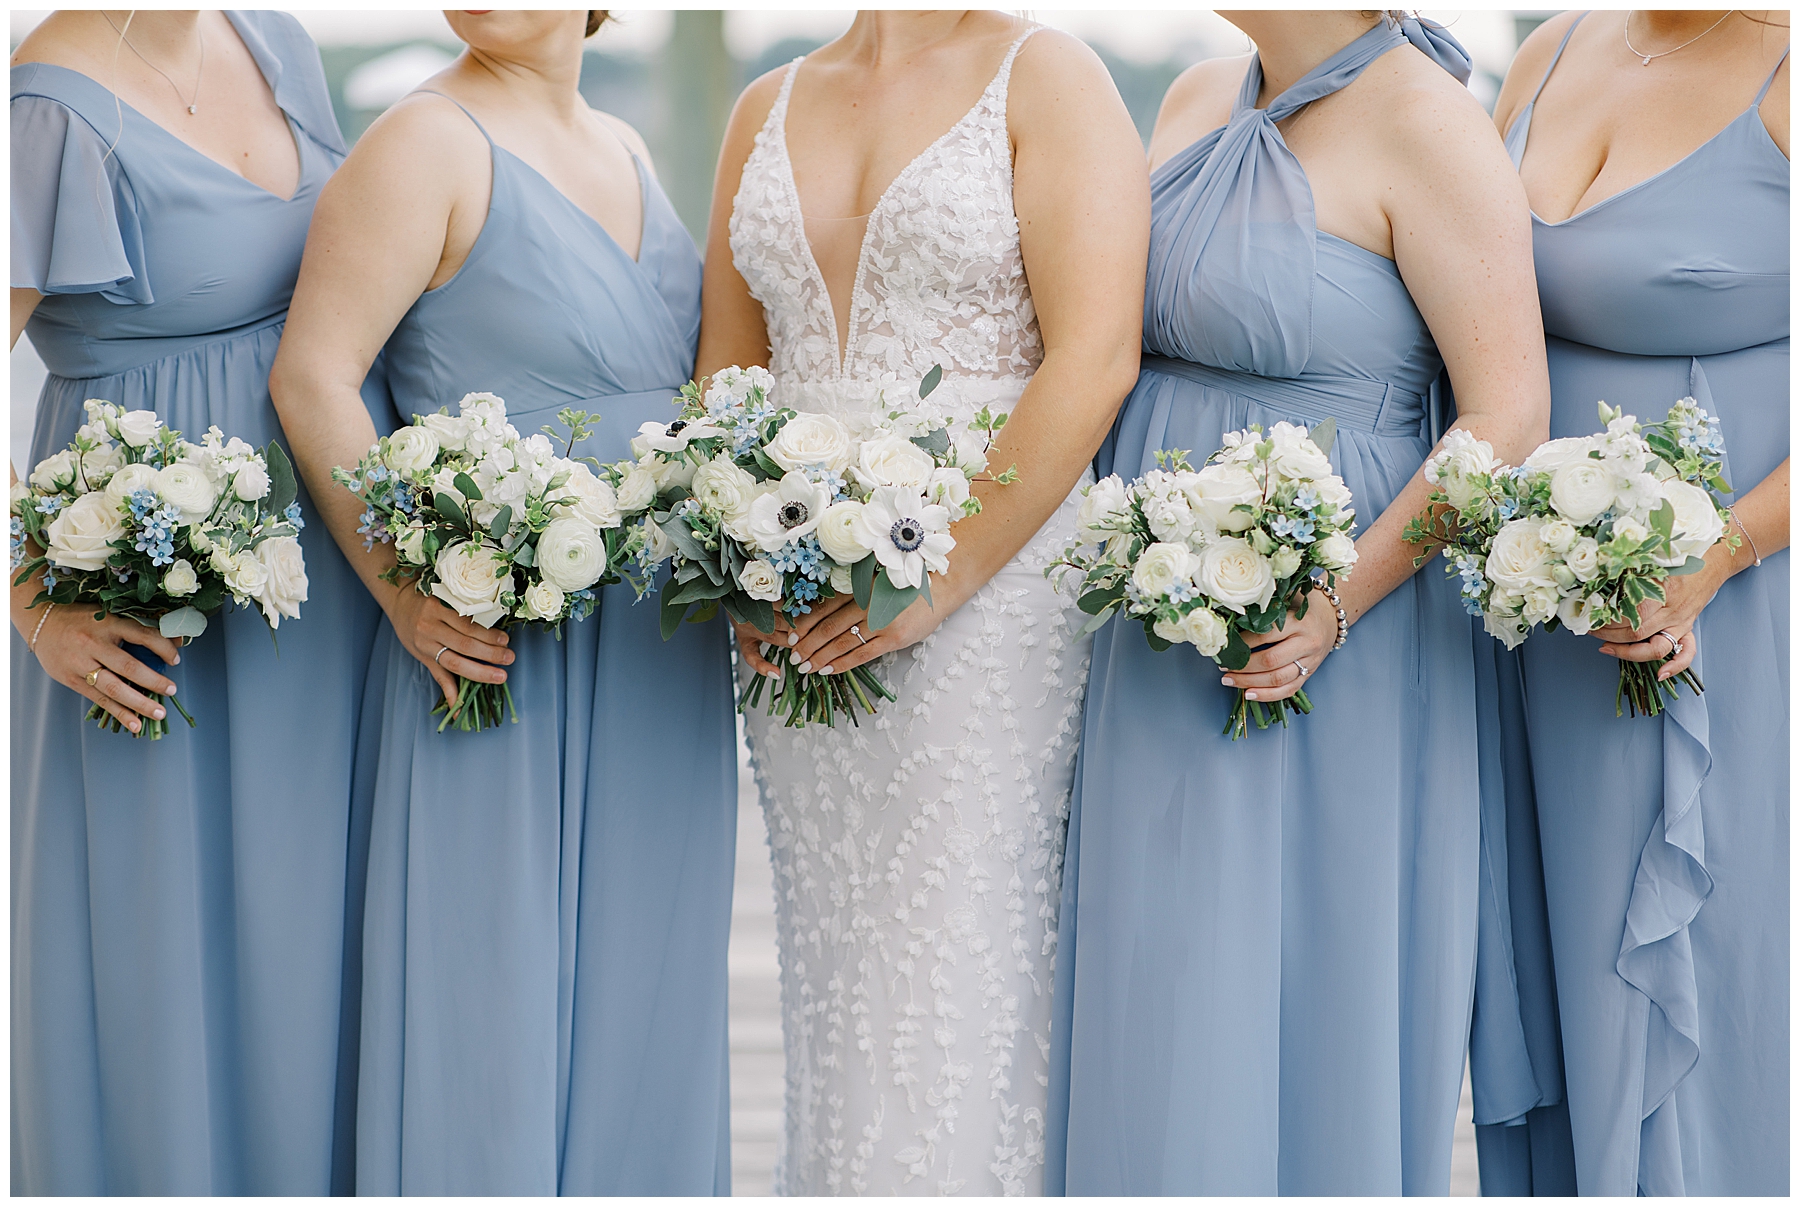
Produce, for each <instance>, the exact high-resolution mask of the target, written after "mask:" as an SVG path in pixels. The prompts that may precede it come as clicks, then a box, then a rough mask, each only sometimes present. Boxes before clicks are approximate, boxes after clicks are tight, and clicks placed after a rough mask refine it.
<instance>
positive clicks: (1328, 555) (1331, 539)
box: [1312, 532, 1357, 571]
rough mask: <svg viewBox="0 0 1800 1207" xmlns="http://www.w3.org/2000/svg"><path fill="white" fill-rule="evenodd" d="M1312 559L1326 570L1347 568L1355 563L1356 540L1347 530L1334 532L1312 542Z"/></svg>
mask: <svg viewBox="0 0 1800 1207" xmlns="http://www.w3.org/2000/svg"><path fill="white" fill-rule="evenodd" d="M1312 555H1313V560H1314V561H1315V562H1317V563H1318V564H1319V565H1321V566H1324V567H1325V568H1326V569H1327V570H1338V571H1343V570H1348V569H1349V568H1350V567H1352V566H1354V565H1356V556H1357V554H1356V542H1355V541H1354V540H1352V539H1351V537H1350V534H1349V533H1347V532H1334V533H1332V534H1331V535H1330V536H1328V537H1326V538H1324V539H1323V540H1319V541H1315V542H1313V547H1312Z"/></svg>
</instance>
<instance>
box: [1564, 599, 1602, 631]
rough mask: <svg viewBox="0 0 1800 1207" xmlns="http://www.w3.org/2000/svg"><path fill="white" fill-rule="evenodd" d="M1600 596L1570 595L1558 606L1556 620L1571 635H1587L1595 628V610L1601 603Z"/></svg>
mask: <svg viewBox="0 0 1800 1207" xmlns="http://www.w3.org/2000/svg"><path fill="white" fill-rule="evenodd" d="M1601 602H1602V601H1601V599H1600V597H1599V596H1598V595H1587V596H1582V595H1570V596H1568V597H1566V598H1564V599H1563V601H1562V602H1561V603H1560V604H1558V605H1557V608H1556V618H1557V619H1558V620H1560V621H1562V625H1563V627H1564V628H1565V629H1567V630H1569V632H1571V633H1585V632H1587V631H1588V630H1589V629H1591V628H1593V627H1594V609H1595V608H1596V607H1598V606H1599V605H1600V603H1601Z"/></svg>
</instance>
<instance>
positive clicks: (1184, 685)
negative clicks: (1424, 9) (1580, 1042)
mask: <svg viewBox="0 0 1800 1207" xmlns="http://www.w3.org/2000/svg"><path fill="white" fill-rule="evenodd" d="M1409 41H1410V42H1411V43H1412V44H1413V45H1414V46H1415V47H1417V48H1418V49H1419V50H1421V51H1423V52H1424V53H1426V54H1427V55H1429V56H1431V57H1432V58H1433V59H1434V60H1436V61H1437V62H1439V63H1440V64H1441V65H1443V66H1445V67H1446V69H1448V70H1451V71H1452V72H1454V73H1456V74H1458V75H1459V76H1460V77H1462V78H1467V74H1468V69H1469V68H1468V59H1467V56H1466V55H1464V54H1463V52H1462V49H1461V47H1459V46H1457V45H1456V44H1455V42H1454V41H1452V40H1451V39H1450V38H1448V37H1447V36H1446V35H1444V34H1443V33H1442V31H1441V30H1439V29H1437V28H1436V27H1430V26H1421V25H1420V23H1418V22H1416V21H1414V20H1412V19H1411V18H1408V19H1406V20H1405V21H1404V22H1401V23H1400V24H1398V25H1396V24H1393V23H1390V22H1388V21H1382V22H1380V23H1378V24H1377V25H1376V26H1375V27H1374V28H1373V29H1371V30H1370V31H1369V32H1368V33H1366V34H1364V35H1363V36H1362V37H1360V38H1358V39H1357V40H1356V41H1354V42H1352V43H1351V44H1350V45H1348V46H1347V47H1345V48H1344V49H1343V50H1341V51H1339V52H1338V53H1337V54H1335V55H1333V56H1332V57H1330V58H1329V59H1327V60H1326V61H1325V62H1323V63H1321V64H1320V65H1319V66H1318V67H1317V68H1315V69H1314V70H1313V71H1311V72H1309V73H1308V74H1307V75H1306V76H1305V77H1304V78H1302V79H1301V80H1300V81H1299V82H1297V83H1296V84H1295V85H1294V86H1293V87H1292V88H1291V89H1290V90H1288V91H1287V92H1285V93H1283V94H1281V95H1280V96H1278V97H1276V98H1275V99H1274V100H1272V101H1271V102H1270V103H1269V106H1268V108H1267V109H1266V110H1259V109H1256V108H1255V107H1254V105H1255V102H1256V98H1257V94H1258V91H1259V90H1260V88H1261V86H1262V70H1261V64H1260V60H1256V59H1253V60H1252V61H1251V65H1250V68H1249V71H1248V74H1247V75H1246V77H1245V80H1244V84H1243V89H1242V91H1241V93H1240V94H1239V97H1238V100H1237V103H1236V106H1235V107H1234V109H1233V112H1232V116H1231V119H1230V121H1229V122H1228V124H1226V125H1225V126H1224V127H1223V128H1221V129H1219V130H1216V131H1214V132H1212V133H1210V134H1208V135H1206V136H1205V137H1204V138H1202V139H1200V141H1199V142H1197V143H1195V144H1194V145H1193V146H1191V147H1189V148H1188V149H1186V150H1185V151H1182V152H1180V153H1178V154H1177V155H1175V156H1174V157H1173V158H1172V159H1170V160H1169V161H1168V162H1167V163H1165V164H1164V165H1162V166H1161V167H1160V168H1158V169H1157V171H1156V172H1155V173H1154V175H1153V177H1152V180H1151V204H1152V225H1151V244H1150V272H1149V283H1148V289H1147V292H1146V297H1145V306H1144V318H1145V324H1144V341H1145V353H1146V355H1145V357H1144V362H1143V372H1142V376H1141V377H1140V378H1139V380H1138V384H1137V387H1136V389H1135V390H1134V391H1133V392H1132V394H1131V395H1130V396H1129V397H1128V398H1127V399H1126V401H1125V405H1124V409H1123V410H1122V412H1121V413H1120V416H1119V419H1118V422H1117V424H1116V426H1115V428H1114V430H1113V433H1112V435H1111V437H1110V438H1109V440H1108V442H1107V444H1106V445H1105V446H1104V447H1103V448H1102V450H1101V455H1100V458H1101V465H1100V467H1099V468H1100V472H1102V473H1106V472H1113V473H1118V474H1120V475H1121V476H1123V477H1125V478H1127V479H1129V478H1132V477H1135V476H1137V475H1139V474H1141V473H1142V472H1144V471H1146V470H1148V469H1152V468H1154V467H1155V461H1154V456H1155V453H1156V451H1157V450H1159V449H1165V448H1178V449H1186V450H1190V451H1191V452H1192V453H1193V455H1194V459H1195V461H1196V463H1198V462H1199V461H1200V460H1202V459H1204V458H1205V457H1207V456H1208V455H1209V454H1211V453H1212V452H1213V451H1214V450H1215V449H1217V448H1218V447H1219V446H1220V443H1221V437H1222V436H1223V435H1224V434H1225V433H1226V432H1229V431H1233V430H1237V429H1241V428H1244V427H1246V426H1248V425H1249V424H1252V423H1259V424H1261V425H1263V427H1264V429H1265V430H1266V429H1267V428H1269V427H1270V426H1271V425H1272V424H1274V423H1276V422H1278V421H1281V420H1287V421H1288V422H1292V423H1304V424H1307V425H1313V424H1317V423H1318V422H1319V421H1321V420H1324V419H1326V418H1332V419H1335V420H1336V422H1337V441H1336V445H1335V447H1334V448H1333V449H1332V451H1331V461H1332V464H1333V466H1334V467H1335V469H1336V470H1337V472H1338V473H1339V474H1341V475H1342V476H1343V478H1344V480H1345V482H1346V483H1347V484H1348V485H1349V487H1350V489H1351V491H1352V492H1353V493H1354V495H1355V506H1356V510H1357V515H1358V516H1359V517H1360V520H1359V524H1360V525H1361V526H1366V525H1367V524H1369V523H1371V522H1373V521H1374V519H1375V517H1377V516H1378V515H1380V514H1381V512H1382V511H1383V510H1384V509H1385V508H1387V506H1388V505H1389V503H1390V502H1391V501H1392V500H1393V499H1394V497H1395V496H1396V495H1397V494H1398V493H1399V492H1400V490H1401V489H1402V488H1403V487H1404V486H1405V485H1406V483H1407V482H1408V481H1409V480H1410V479H1411V478H1412V476H1413V475H1414V474H1415V473H1416V472H1417V471H1418V468H1419V466H1420V464H1421V463H1422V462H1423V460H1424V459H1425V456H1426V454H1427V453H1428V452H1429V451H1430V449H1431V447H1432V439H1431V438H1430V435H1429V432H1428V430H1427V425H1428V422H1429V421H1430V416H1429V415H1428V409H1429V407H1430V405H1431V404H1432V400H1433V395H1434V392H1435V390H1436V383H1437V381H1438V378H1439V375H1440V373H1441V371H1442V368H1443V363H1442V360H1441V359H1440V357H1439V355H1438V351H1437V347H1436V345H1435V343H1434V342H1433V340H1432V337H1431V333H1430V332H1429V331H1428V330H1427V328H1426V325H1425V322H1424V320H1423V319H1422V318H1421V317H1420V314H1419V311H1418V309H1417V308H1416V307H1415V306H1414V304H1413V301H1412V298H1411V296H1410V295H1409V294H1408V293H1407V289H1406V284H1405V282H1404V281H1402V280H1401V277H1400V273H1399V271H1398V269H1397V268H1396V267H1395V265H1394V263H1393V261H1391V260H1388V259H1385V258H1383V257H1382V256H1379V255H1377V254H1375V253H1373V252H1370V251H1367V250H1365V249H1363V248H1361V247H1359V246H1356V245H1354V244H1352V243H1349V242H1347V241H1345V240H1343V239H1340V238H1337V237H1336V236H1333V235H1330V234H1327V233H1325V232H1323V231H1320V230H1318V229H1317V226H1316V224H1315V220H1314V211H1313V202H1312V191H1311V187H1310V186H1309V184H1308V182H1307V179H1306V176H1305V173H1304V171H1303V170H1302V169H1301V167H1300V164H1299V161H1298V160H1297V159H1296V158H1295V157H1294V155H1293V154H1292V153H1291V152H1290V151H1289V150H1288V149H1287V147H1286V145H1285V144H1284V142H1283V140H1282V137H1281V134H1280V131H1279V130H1277V128H1276V126H1275V123H1276V122H1277V121H1280V120H1281V119H1282V118H1284V117H1286V116H1288V115H1290V114H1292V113H1293V112H1295V110H1297V109H1298V108H1299V107H1300V106H1302V105H1304V104H1306V103H1308V102H1309V101H1312V100H1314V99H1317V98H1319V97H1322V96H1326V95H1329V94H1331V93H1333V92H1335V91H1337V90H1338V89H1340V88H1343V87H1345V86H1347V85H1348V84H1350V83H1351V82H1352V81H1354V80H1355V79H1356V78H1357V76H1358V75H1359V74H1360V73H1361V72H1362V70H1363V69H1364V68H1365V67H1367V66H1368V65H1369V64H1370V63H1372V62H1373V61H1375V60H1376V59H1377V58H1379V57H1380V56H1382V55H1384V54H1386V53H1388V52H1389V51H1392V50H1395V49H1396V48H1397V47H1404V46H1405V45H1406V44H1407V43H1408V42H1409ZM1404 53H1408V54H1410V53H1414V52H1413V51H1410V50H1408V51H1405V52H1404ZM1219 678H1220V671H1219V669H1218V667H1217V666H1215V665H1214V663H1213V662H1212V661H1211V660H1210V659H1207V658H1204V657H1202V656H1201V655H1200V654H1198V653H1197V652H1196V651H1195V650H1194V649H1193V648H1192V647H1190V646H1176V647H1174V648H1172V649H1170V650H1167V651H1165V652H1163V653H1157V652H1155V651H1153V650H1152V649H1151V648H1150V646H1149V645H1148V644H1147V643H1146V641H1145V638H1144V634H1143V632H1142V630H1141V629H1140V628H1139V627H1138V626H1136V625H1134V624H1123V623H1119V622H1117V621H1115V622H1113V623H1112V624H1111V625H1109V626H1108V627H1107V628H1105V629H1102V630H1101V631H1100V632H1099V634H1098V635H1097V637H1096V640H1095V645H1094V662H1093V670H1092V672H1091V676H1090V679H1089V686H1088V698H1087V713H1086V719H1085V729H1084V733H1083V744H1082V754H1081V767H1080V770H1079V772H1078V773H1077V778H1076V801H1075V805H1074V812H1073V814H1072V816H1071V820H1070V823H1069V825H1070V828H1069V839H1068V854H1067V861H1066V863H1065V866H1064V872H1063V899H1062V917H1061V922H1060V946H1059V949H1058V954H1057V966H1056V994H1057V1003H1058V1012H1057V1018H1056V1023H1055V1029H1054V1032H1053V1034H1054V1036H1055V1044H1056V1047H1055V1050H1054V1051H1053V1054H1052V1061H1053V1071H1052V1081H1051V1096H1050V1101H1051V1105H1050V1118H1049V1121H1048V1125H1047V1133H1048V1150H1049V1151H1048V1157H1047V1169H1048V1173H1049V1176H1048V1177H1047V1179H1046V1180H1047V1182H1049V1183H1050V1190H1051V1192H1052V1193H1057V1192H1066V1193H1067V1194H1070V1195H1117V1194H1128V1195H1171V1194H1183V1195H1219V1194H1245V1195H1251V1194H1255V1195H1266V1194H1315V1195H1392V1194H1400V1193H1412V1194H1444V1193H1446V1192H1447V1190H1448V1187H1449V1176H1450V1152H1451V1136H1452V1132H1453V1129H1454V1126H1455V1117H1456V1105H1457V1098H1458V1094H1459V1091H1460V1087H1461V1081H1462V1065H1463V1050H1464V1040H1465V1037H1466V1035H1467V1023H1468V1013H1469V996H1470V991H1471V987H1472V984H1473V980H1474V974H1475V969H1474V958H1475V933H1476V931H1475V878H1476V867H1475V860H1476V850H1477V841H1478V834H1477V807H1478V801H1477V791H1476V784H1475V779H1474V776H1473V773H1472V768H1473V766H1474V764H1475V751H1476V728H1475V685H1474V671H1473V668H1472V658H1471V653H1470V647H1469V631H1468V622H1467V618H1466V617H1465V616H1464V615H1463V613H1462V611H1461V609H1460V608H1459V607H1458V605H1457V602H1456V599H1455V592H1454V591H1453V590H1450V589H1449V586H1448V584H1447V583H1445V582H1444V581H1442V576H1441V575H1439V574H1437V573H1435V572H1433V573H1421V574H1417V575H1415V576H1413V577H1412V578H1410V579H1408V580H1407V581H1406V582H1404V583H1402V584H1401V585H1400V586H1399V587H1397V588H1395V590H1394V591H1393V592H1392V593H1391V594H1390V595H1388V596H1387V598H1385V599H1384V600H1382V602H1381V603H1380V604H1378V605H1377V606H1376V607H1374V608H1373V609H1371V610H1370V611H1369V612H1368V614H1367V615H1366V616H1364V617H1363V618H1362V619H1361V621H1360V622H1359V623H1358V624H1357V625H1356V627H1355V629H1354V630H1352V632H1351V634H1350V640H1349V643H1348V644H1347V645H1346V646H1345V647H1344V648H1343V649H1342V650H1340V651H1339V652H1337V653H1336V654H1333V655H1332V657H1331V658H1330V660H1329V661H1328V662H1326V663H1325V664H1324V665H1323V666H1322V667H1320V668H1319V670H1318V672H1317V673H1316V674H1315V675H1314V677H1313V678H1312V679H1311V680H1309V682H1308V684H1307V691H1308V694H1309V695H1310V696H1311V698H1312V701H1313V704H1314V711H1313V712H1312V714H1311V715H1310V716H1304V717H1300V718H1298V719H1297V720H1296V721H1294V722H1293V723H1292V724H1291V725H1289V727H1287V728H1286V729H1282V728H1271V729H1268V730H1263V731H1258V730H1251V731H1250V733H1249V734H1248V735H1247V736H1246V737H1245V738H1243V739H1242V740H1240V741H1237V742H1232V741H1231V740H1230V739H1229V738H1227V737H1225V736H1224V735H1223V734H1222V733H1221V729H1222V727H1223V725H1224V721H1225V716H1226V711H1227V708H1228V707H1229V705H1230V702H1231V698H1232V692H1231V689H1229V688H1226V687H1223V686H1221V685H1220V682H1219Z"/></svg>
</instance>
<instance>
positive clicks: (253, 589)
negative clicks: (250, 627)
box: [214, 549, 269, 600]
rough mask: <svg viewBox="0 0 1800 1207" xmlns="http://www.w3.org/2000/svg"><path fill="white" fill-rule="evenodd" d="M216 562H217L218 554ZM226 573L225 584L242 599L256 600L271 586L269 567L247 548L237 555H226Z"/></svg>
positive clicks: (215, 558)
mask: <svg viewBox="0 0 1800 1207" xmlns="http://www.w3.org/2000/svg"><path fill="white" fill-rule="evenodd" d="M214 564H215V565H216V564H217V556H216V555H215V557H214ZM224 573H225V585H226V586H227V587H229V588H231V593H232V594H233V595H235V596H237V597H238V599H240V600H255V599H257V598H258V597H260V596H261V595H262V593H263V592H264V591H265V590H267V589H268V586H269V568H268V567H267V566H265V565H263V564H262V562H261V561H260V560H258V559H257V556H256V554H255V553H253V552H251V551H250V550H247V549H246V550H245V551H244V552H243V553H240V554H238V555H236V556H235V557H234V556H232V555H230V554H227V555H226V558H225V567H224Z"/></svg>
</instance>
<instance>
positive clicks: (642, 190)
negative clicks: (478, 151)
mask: <svg viewBox="0 0 1800 1207" xmlns="http://www.w3.org/2000/svg"><path fill="white" fill-rule="evenodd" d="M490 145H491V146H492V147H493V148H494V150H496V151H499V152H502V153H503V154H505V155H506V156H507V157H508V158H510V159H511V160H512V161H513V162H514V163H516V164H518V165H519V166H520V167H522V168H524V169H525V170H526V171H527V172H530V173H531V174H532V175H533V176H536V177H537V178H538V180H539V181H541V182H542V183H543V185H544V187H545V188H547V189H549V190H550V191H551V192H552V193H555V194H556V196H557V197H558V198H560V199H561V201H562V203H563V204H564V205H566V206H568V207H569V208H570V209H571V210H574V211H575V212H576V213H577V214H580V215H581V216H582V217H583V218H586V219H587V220H588V222H589V223H591V224H592V225H593V227H594V229H595V230H597V231H599V232H600V234H601V236H602V237H603V238H604V239H605V240H606V241H607V242H608V243H610V244H612V246H613V248H614V250H616V251H617V252H618V253H619V254H620V255H621V256H624V257H625V258H626V259H627V260H629V261H631V263H632V264H633V265H635V266H636V267H638V268H640V269H641V268H642V267H643V255H644V240H645V236H646V235H648V234H649V233H650V178H649V174H648V172H647V170H646V169H645V167H644V161H643V160H641V159H639V158H638V157H637V152H636V151H633V150H632V149H631V148H630V147H626V148H625V153H626V154H627V155H629V156H631V166H632V169H633V170H634V171H636V172H637V180H638V248H637V255H635V256H634V255H632V254H631V253H630V252H628V251H626V250H625V245H624V244H623V243H620V242H619V238H618V236H617V235H615V234H613V233H612V232H611V231H609V230H607V229H606V223H604V222H602V221H600V219H598V218H596V217H594V216H593V215H592V214H590V213H588V212H587V211H586V210H584V209H582V208H581V206H579V205H577V204H576V203H575V199H574V198H573V197H571V196H569V195H568V194H567V193H565V192H563V191H562V190H561V189H559V188H557V187H556V184H555V183H554V182H553V181H552V180H551V179H550V178H549V177H548V176H546V175H544V174H543V173H542V172H540V171H538V170H537V169H536V168H534V167H532V166H531V163H530V162H529V161H527V160H525V159H522V158H520V157H519V156H518V155H515V154H514V153H513V152H511V151H508V150H507V149H506V148H505V147H503V146H501V145H500V144H499V143H497V142H492V141H491V140H490ZM491 204H492V203H491V202H490V206H491ZM486 229H487V223H486V222H485V221H484V222H483V223H482V230H484V231H485V230H486ZM479 237H480V236H477V238H479Z"/></svg>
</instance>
